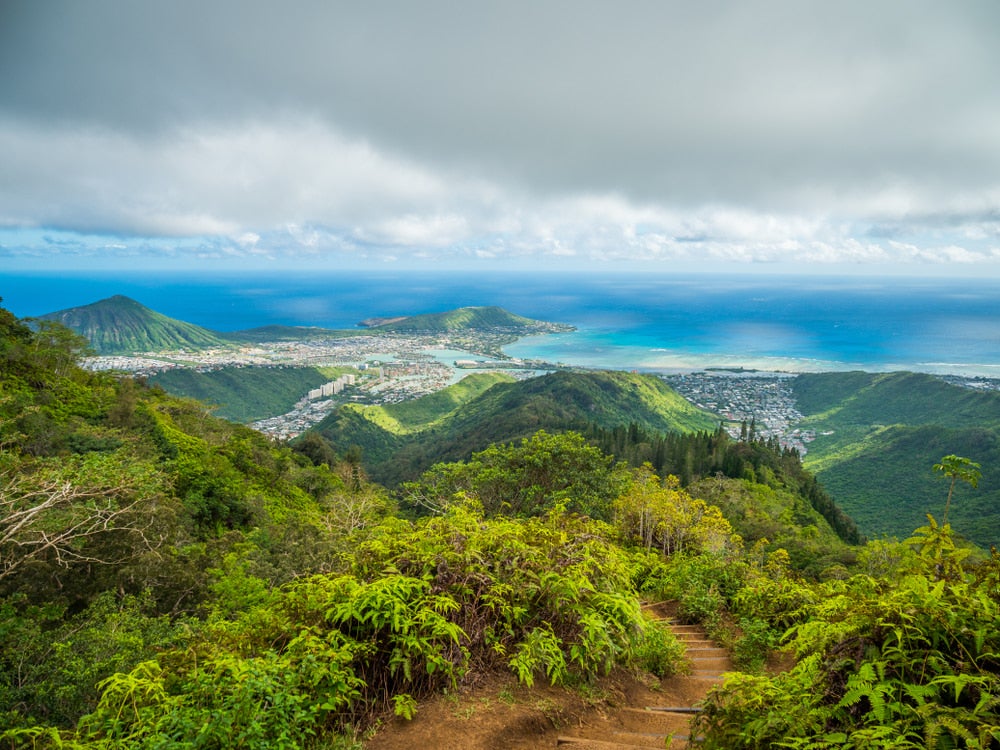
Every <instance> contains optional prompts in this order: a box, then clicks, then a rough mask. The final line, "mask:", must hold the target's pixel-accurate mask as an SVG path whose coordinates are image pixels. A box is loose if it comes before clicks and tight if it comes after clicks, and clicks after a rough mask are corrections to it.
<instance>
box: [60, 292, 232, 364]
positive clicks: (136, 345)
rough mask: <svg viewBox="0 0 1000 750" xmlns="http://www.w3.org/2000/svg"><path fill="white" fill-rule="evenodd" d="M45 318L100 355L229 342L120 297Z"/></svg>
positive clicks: (217, 335) (210, 345) (211, 332)
mask: <svg viewBox="0 0 1000 750" xmlns="http://www.w3.org/2000/svg"><path fill="white" fill-rule="evenodd" d="M41 317H42V319H43V320H54V321H57V322H59V323H62V324H63V325H64V326H66V327H67V328H69V329H70V330H72V331H75V332H76V333H78V334H80V335H81V336H83V337H84V338H85V339H87V340H88V341H89V342H90V345H91V347H93V349H94V351H96V352H97V353H98V354H134V353H136V352H149V351H164V350H168V349H204V348H207V347H213V346H225V345H226V344H228V343H229V342H228V341H227V340H226V339H225V338H224V337H223V336H222V335H220V334H218V333H215V332H214V331H210V330H208V329H207V328H202V327H200V326H196V325H194V324H192V323H185V322H184V321H181V320H175V319H174V318H169V317H167V316H166V315H163V314H162V313H158V312H156V311H154V310H150V309H149V308H148V307H145V306H144V305H141V304H139V303H138V302H136V301H135V300H134V299H130V298H128V297H124V296H122V295H120V294H118V295H115V296H114V297H109V298H107V299H103V300H101V301H99V302H94V303H92V304H90V305H83V306H82V307H71V308H69V309H68V310H60V311H58V312H54V313H49V314H48V315H43V316H41Z"/></svg>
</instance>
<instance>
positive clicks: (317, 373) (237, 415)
mask: <svg viewBox="0 0 1000 750" xmlns="http://www.w3.org/2000/svg"><path fill="white" fill-rule="evenodd" d="M347 371H351V372H353V370H352V369H351V368H336V367H221V368H219V369H217V370H208V371H204V372H202V371H198V370H192V369H188V368H177V369H174V370H166V371H164V372H159V373H156V374H155V375H151V376H150V377H149V383H150V384H151V385H156V386H160V387H161V388H163V389H164V390H165V391H167V392H169V393H173V394H176V395H179V396H185V397H187V398H193V399H197V400H198V401H202V402H204V403H206V404H209V405H211V406H214V407H216V409H215V413H216V414H217V415H218V416H220V417H224V418H226V419H230V420H232V421H234V422H242V423H248V422H253V421H255V420H258V419H266V418H267V417H274V416H277V415H279V414H285V413H287V412H289V411H291V410H292V407H293V406H295V403H296V402H297V401H298V400H299V399H301V398H302V396H303V395H304V394H306V393H307V392H308V391H310V390H311V389H313V388H318V387H319V386H321V385H323V384H324V383H327V382H329V381H330V380H333V379H335V378H336V377H338V376H339V375H340V374H341V373H342V372H347Z"/></svg>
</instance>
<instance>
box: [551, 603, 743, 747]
mask: <svg viewBox="0 0 1000 750" xmlns="http://www.w3.org/2000/svg"><path fill="white" fill-rule="evenodd" d="M644 609H645V610H646V612H647V613H648V614H649V615H651V616H652V618H653V620H654V622H657V623H658V625H659V626H660V627H669V628H670V629H671V630H672V631H673V633H674V635H676V636H677V638H678V639H679V640H681V641H682V642H683V643H684V645H685V649H686V656H687V658H688V660H689V661H690V662H691V673H690V674H688V675H682V676H678V677H671V678H669V679H668V680H665V681H664V683H663V688H664V689H663V695H662V697H663V699H664V700H663V701H662V702H660V703H659V704H658V705H651V704H649V703H646V702H644V705H626V706H621V707H619V708H618V709H617V710H616V711H614V712H611V713H609V714H608V715H607V717H606V718H605V719H604V720H602V721H600V722H598V723H594V724H590V725H588V726H586V727H580V728H578V729H577V730H576V731H574V732H572V733H566V734H564V735H561V736H560V737H558V738H557V740H556V745H557V746H558V747H561V748H565V750H634V749H635V748H650V747H657V748H665V747H666V748H670V750H681V749H682V748H687V747H688V745H689V742H688V740H689V725H690V722H691V719H692V718H693V717H694V716H695V714H697V713H698V706H699V704H700V703H701V701H702V700H704V698H705V696H706V695H708V690H709V688H711V687H712V686H713V685H715V684H717V683H720V682H721V681H722V673H723V672H729V671H732V670H733V663H732V661H730V659H729V655H728V653H726V651H725V649H723V648H719V647H718V645H716V644H715V643H713V642H712V641H711V640H709V638H708V636H707V635H706V634H705V631H704V630H703V629H702V628H701V626H698V625H681V624H679V623H677V622H676V621H675V620H674V619H673V618H672V617H671V616H670V610H669V605H667V604H665V603H657V604H651V605H647V606H646V607H644Z"/></svg>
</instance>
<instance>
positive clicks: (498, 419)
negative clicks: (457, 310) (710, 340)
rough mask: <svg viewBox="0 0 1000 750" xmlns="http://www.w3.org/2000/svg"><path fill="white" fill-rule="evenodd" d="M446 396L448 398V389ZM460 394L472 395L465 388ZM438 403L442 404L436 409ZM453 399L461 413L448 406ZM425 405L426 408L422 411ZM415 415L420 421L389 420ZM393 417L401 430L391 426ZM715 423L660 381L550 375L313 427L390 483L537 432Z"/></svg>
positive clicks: (356, 412) (339, 417)
mask: <svg viewBox="0 0 1000 750" xmlns="http://www.w3.org/2000/svg"><path fill="white" fill-rule="evenodd" d="M448 394H454V391H449V392H448ZM466 395H472V394H471V393H469V392H467V391H466ZM440 399H446V403H445V405H444V406H438V404H439V403H440ZM458 402H461V408H460V409H456V408H454V407H455V404H456V403H458ZM427 406H429V408H425V407H427ZM415 411H420V412H423V413H424V414H425V416H424V417H422V418H421V420H420V421H417V422H414V421H413V419H412V418H411V417H405V416H404V417H401V418H397V417H396V416H395V415H396V414H400V415H408V414H412V413H414V412H415ZM400 419H402V420H403V421H406V422H407V423H408V425H409V426H408V427H407V429H406V430H405V431H401V430H399V429H398V428H397V427H396V424H398V423H399V422H400ZM717 422H718V419H717V417H715V416H714V415H712V414H710V413H709V412H706V411H703V410H701V409H698V408H696V407H694V406H693V405H691V404H690V403H689V402H688V401H686V400H685V399H684V398H682V397H681V396H679V395H678V394H677V393H676V392H674V391H673V390H671V389H670V387H669V386H667V385H666V384H665V383H664V382H663V380H662V379H660V378H657V377H653V376H647V375H638V374H634V373H625V372H588V373H577V372H556V373H552V374H550V375H546V376H544V377H539V378H532V379H530V380H526V381H517V382H514V381H507V382H497V383H496V384H494V385H493V386H492V387H491V388H488V389H487V390H485V391H483V392H481V393H478V394H475V397H474V398H470V399H468V400H464V397H463V398H459V399H458V400H457V402H456V400H455V399H454V398H453V396H451V395H441V396H437V395H432V396H427V397H424V399H420V400H418V401H416V402H414V403H413V404H400V405H398V406H389V407H364V406H355V405H349V406H345V407H342V408H341V409H339V410H338V411H336V412H334V413H333V414H331V415H330V416H329V417H327V418H326V419H325V420H324V421H323V422H321V423H320V424H319V425H317V426H316V427H315V428H314V429H315V430H316V431H317V432H318V433H320V434H321V435H322V436H323V437H324V438H326V439H327V440H328V441H329V442H330V443H331V444H332V445H333V446H334V447H335V448H336V449H337V450H339V451H342V452H343V451H346V450H347V449H349V448H351V447H353V446H356V447H358V448H360V449H361V453H362V461H363V463H364V466H365V468H366V470H367V471H368V472H369V473H370V474H371V476H372V477H373V478H374V479H376V480H377V481H379V482H382V483H386V484H390V485H394V484H397V483H399V482H400V481H403V480H406V479H412V478H415V477H416V476H417V475H419V474H420V473H421V472H422V471H423V470H425V469H427V468H428V467H429V466H431V465H432V464H434V463H437V462H439V461H454V460H461V459H465V458H468V457H469V456H470V455H471V454H472V452H473V451H477V450H482V449H483V448H485V447H487V446H488V445H490V444H492V443H499V442H508V441H511V440H519V439H521V438H524V437H528V436H529V435H531V434H533V433H534V432H536V431H538V430H539V429H546V430H550V431H560V430H570V429H576V430H582V429H586V428H587V427H588V426H589V425H592V424H593V425H598V426H602V427H608V428H612V427H616V426H622V425H624V426H627V425H629V424H632V423H634V424H637V425H639V426H641V427H643V428H644V429H648V430H650V431H655V432H658V433H661V432H669V431H695V430H712V429H714V428H715V427H716V426H717Z"/></svg>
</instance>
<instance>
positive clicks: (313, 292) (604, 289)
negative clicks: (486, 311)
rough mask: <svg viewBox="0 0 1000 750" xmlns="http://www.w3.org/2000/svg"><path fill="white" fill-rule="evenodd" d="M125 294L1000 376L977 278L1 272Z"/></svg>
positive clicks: (545, 339) (709, 356) (332, 322)
mask: <svg viewBox="0 0 1000 750" xmlns="http://www.w3.org/2000/svg"><path fill="white" fill-rule="evenodd" d="M114 294H124V295H127V296H129V297H132V298H134V299H136V300H138V301H139V302H141V303H142V304H144V305H146V306H147V307H150V308H152V309H154V310H157V311H159V312H162V313H164V314H166V315H169V316H171V317H174V318H179V319H181V320H186V321H189V322H191V323H196V324H198V325H201V326H204V327H206V328H211V329H214V330H218V331H234V330H241V329H246V328H254V327H258V326H264V325H271V324H285V325H309V326H324V327H331V328H353V327H355V326H356V324H357V323H358V322H359V321H361V320H363V319H364V318H368V317H372V316H388V315H412V314H417V313H425V312H439V311H443V310H448V309H452V308H455V307H462V306H466V305H499V306H501V307H504V308H506V309H507V310H510V311H511V312H515V313H518V314H521V315H526V316H528V317H532V318H540V319H544V320H551V321H558V322H564V323H571V324H573V325H575V326H576V327H577V329H578V330H577V331H576V332H574V333H568V334H559V335H554V336H539V337H530V338H526V339H522V340H521V341H520V342H518V343H517V344H515V345H513V346H511V347H509V348H508V349H507V352H508V354H511V355H512V356H517V357H532V358H540V359H545V360H548V361H558V362H563V363H566V364H574V365H581V366H587V367H607V368H617V369H638V370H659V371H666V372H669V371H684V370H692V369H703V368H705V367H744V368H751V369H761V370H776V371H789V372H808V371H826V370H844V369H864V370H870V371H883V370H901V369H906V370H916V371H921V372H937V373H955V374H964V375H983V376H990V377H1000V292H998V286H997V284H996V283H995V282H993V281H990V280H985V281H983V280H969V279H951V280H941V279H929V278H928V279H924V278H867V277H843V278H830V277H791V276H762V275H744V276H716V275H707V274H704V275H660V276H657V275H645V276H638V275H629V274H613V273H610V274H602V275H598V274H566V273H561V274H532V275H529V274H521V273H517V274H515V273H510V274H495V273H494V274H482V273H479V274H473V273H458V272H434V273H429V272H424V273H420V272H357V271H351V272H344V273H341V274H335V273H329V272H325V273H318V274H314V275H308V276H306V275H295V274H286V275H276V274H268V275H264V274H242V275H239V274H233V275H227V276H221V275H219V276H213V275H194V274H185V275H181V274H174V275H171V274H145V275H139V274H133V275H126V274H118V275H110V274H97V273H94V274H34V275H29V274H2V273H0V297H2V298H3V302H2V303H0V304H2V306H3V307H5V308H6V309H8V310H10V311H11V312H13V313H14V314H15V315H17V316H19V317H28V316H34V315H42V314H45V313H48V312H54V311H56V310H61V309H65V308H68V307H74V306H77V305H83V304H89V303H91V302H95V301H97V300H99V299H103V298H105V297H109V296H111V295H114Z"/></svg>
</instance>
